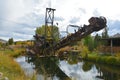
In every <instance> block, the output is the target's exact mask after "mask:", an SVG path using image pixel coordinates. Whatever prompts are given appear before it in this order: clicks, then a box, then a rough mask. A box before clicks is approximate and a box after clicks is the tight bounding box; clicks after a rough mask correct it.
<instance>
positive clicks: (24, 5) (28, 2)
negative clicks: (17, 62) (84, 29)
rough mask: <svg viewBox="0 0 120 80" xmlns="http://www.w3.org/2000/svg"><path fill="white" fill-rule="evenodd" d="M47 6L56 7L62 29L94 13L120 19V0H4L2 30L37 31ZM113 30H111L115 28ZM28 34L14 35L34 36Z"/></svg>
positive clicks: (0, 5)
mask: <svg viewBox="0 0 120 80" xmlns="http://www.w3.org/2000/svg"><path fill="white" fill-rule="evenodd" d="M46 7H52V8H55V9H56V11H55V17H56V18H55V20H56V21H55V23H56V22H58V23H59V25H58V26H59V28H60V30H61V31H63V30H65V29H66V27H67V25H69V24H76V25H81V24H88V19H89V18H90V17H91V16H105V17H106V18H107V20H112V21H117V20H118V21H120V10H119V7H120V5H119V0H1V1H0V13H1V15H0V25H1V26H0V29H1V30H0V33H2V32H3V31H4V32H9V34H8V33H6V35H8V36H7V38H8V37H11V35H12V33H14V32H15V33H14V34H16V33H19V34H21V35H23V34H24V35H26V36H27V35H28V36H29V35H32V34H34V30H35V28H36V27H37V26H40V25H42V24H44V19H45V18H44V17H45V8H46ZM111 23H112V22H110V21H109V22H108V24H110V25H109V26H115V24H114V25H112V24H111ZM109 26H108V27H109ZM118 26H120V25H119V24H118ZM118 26H116V27H115V28H114V31H115V32H118V31H119V30H118V29H117V27H118ZM26 28H29V29H26ZM24 29H25V30H24ZM32 30H33V31H32ZM24 31H25V32H24ZM109 31H110V32H109V34H111V31H112V30H111V28H110V29H109ZM30 33H31V34H30ZM10 34H11V35H10ZM24 35H23V36H18V35H14V36H13V37H15V36H18V37H15V38H16V40H17V39H25V38H26V39H31V38H32V36H31V38H30V36H29V37H24ZM3 37H5V36H3V35H1V34H0V38H3ZM5 39H6V38H5Z"/></svg>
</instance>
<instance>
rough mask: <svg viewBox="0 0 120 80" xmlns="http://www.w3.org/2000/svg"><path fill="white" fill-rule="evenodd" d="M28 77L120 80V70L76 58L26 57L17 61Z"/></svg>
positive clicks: (54, 79) (48, 79) (42, 79)
mask: <svg viewBox="0 0 120 80" xmlns="http://www.w3.org/2000/svg"><path fill="white" fill-rule="evenodd" d="M16 61H17V62H18V63H19V64H20V65H21V67H22V69H23V70H24V71H25V74H26V75H27V76H32V75H33V74H35V75H36V77H37V80H120V68H118V67H112V66H106V65H103V64H96V63H92V62H86V61H82V60H80V59H77V58H75V57H69V58H67V59H62V60H61V59H59V58H57V57H29V58H28V57H25V56H21V57H19V58H17V59H16Z"/></svg>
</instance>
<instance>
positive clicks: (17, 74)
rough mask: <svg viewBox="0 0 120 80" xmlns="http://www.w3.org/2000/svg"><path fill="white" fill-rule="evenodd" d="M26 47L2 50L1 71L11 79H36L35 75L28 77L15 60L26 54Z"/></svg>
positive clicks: (0, 52)
mask: <svg viewBox="0 0 120 80" xmlns="http://www.w3.org/2000/svg"><path fill="white" fill-rule="evenodd" d="M24 51H25V49H24V48H13V49H12V50H11V49H6V50H2V51H0V72H2V73H3V77H8V79H9V80H36V79H35V76H33V77H32V78H29V77H27V76H26V75H25V74H24V71H23V70H22V69H21V67H20V65H19V64H18V63H17V62H16V61H15V60H14V58H15V57H18V56H20V55H23V54H24Z"/></svg>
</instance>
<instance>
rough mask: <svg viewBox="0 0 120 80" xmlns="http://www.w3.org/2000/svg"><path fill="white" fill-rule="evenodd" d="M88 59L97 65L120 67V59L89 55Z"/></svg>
mask: <svg viewBox="0 0 120 80" xmlns="http://www.w3.org/2000/svg"><path fill="white" fill-rule="evenodd" d="M86 59H87V60H89V61H93V62H96V63H102V64H108V65H114V66H120V57H115V56H104V55H98V54H89V55H88V57H87V58H86Z"/></svg>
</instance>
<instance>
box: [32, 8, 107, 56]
mask: <svg viewBox="0 0 120 80" xmlns="http://www.w3.org/2000/svg"><path fill="white" fill-rule="evenodd" d="M54 11H55V9H52V8H46V17H45V36H41V35H37V34H36V35H34V38H35V40H36V41H35V44H34V46H33V47H32V49H31V50H30V52H31V53H32V54H34V55H40V56H41V55H44V56H48V55H49V56H50V55H52V56H53V55H54V53H55V51H57V50H59V49H60V48H62V47H65V46H67V45H69V44H70V43H71V42H75V41H79V40H81V39H82V38H84V37H86V36H87V35H89V34H91V33H92V32H94V31H99V30H101V29H103V28H105V27H106V23H107V21H106V18H105V17H102V16H101V17H91V18H90V19H89V20H88V22H89V25H83V27H79V29H78V31H76V32H75V33H74V34H71V35H68V36H67V37H65V38H63V39H61V40H60V41H59V42H57V43H54V37H53V33H52V32H53V22H54ZM48 26H51V28H50V29H49V28H48ZM48 34H49V36H48Z"/></svg>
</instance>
